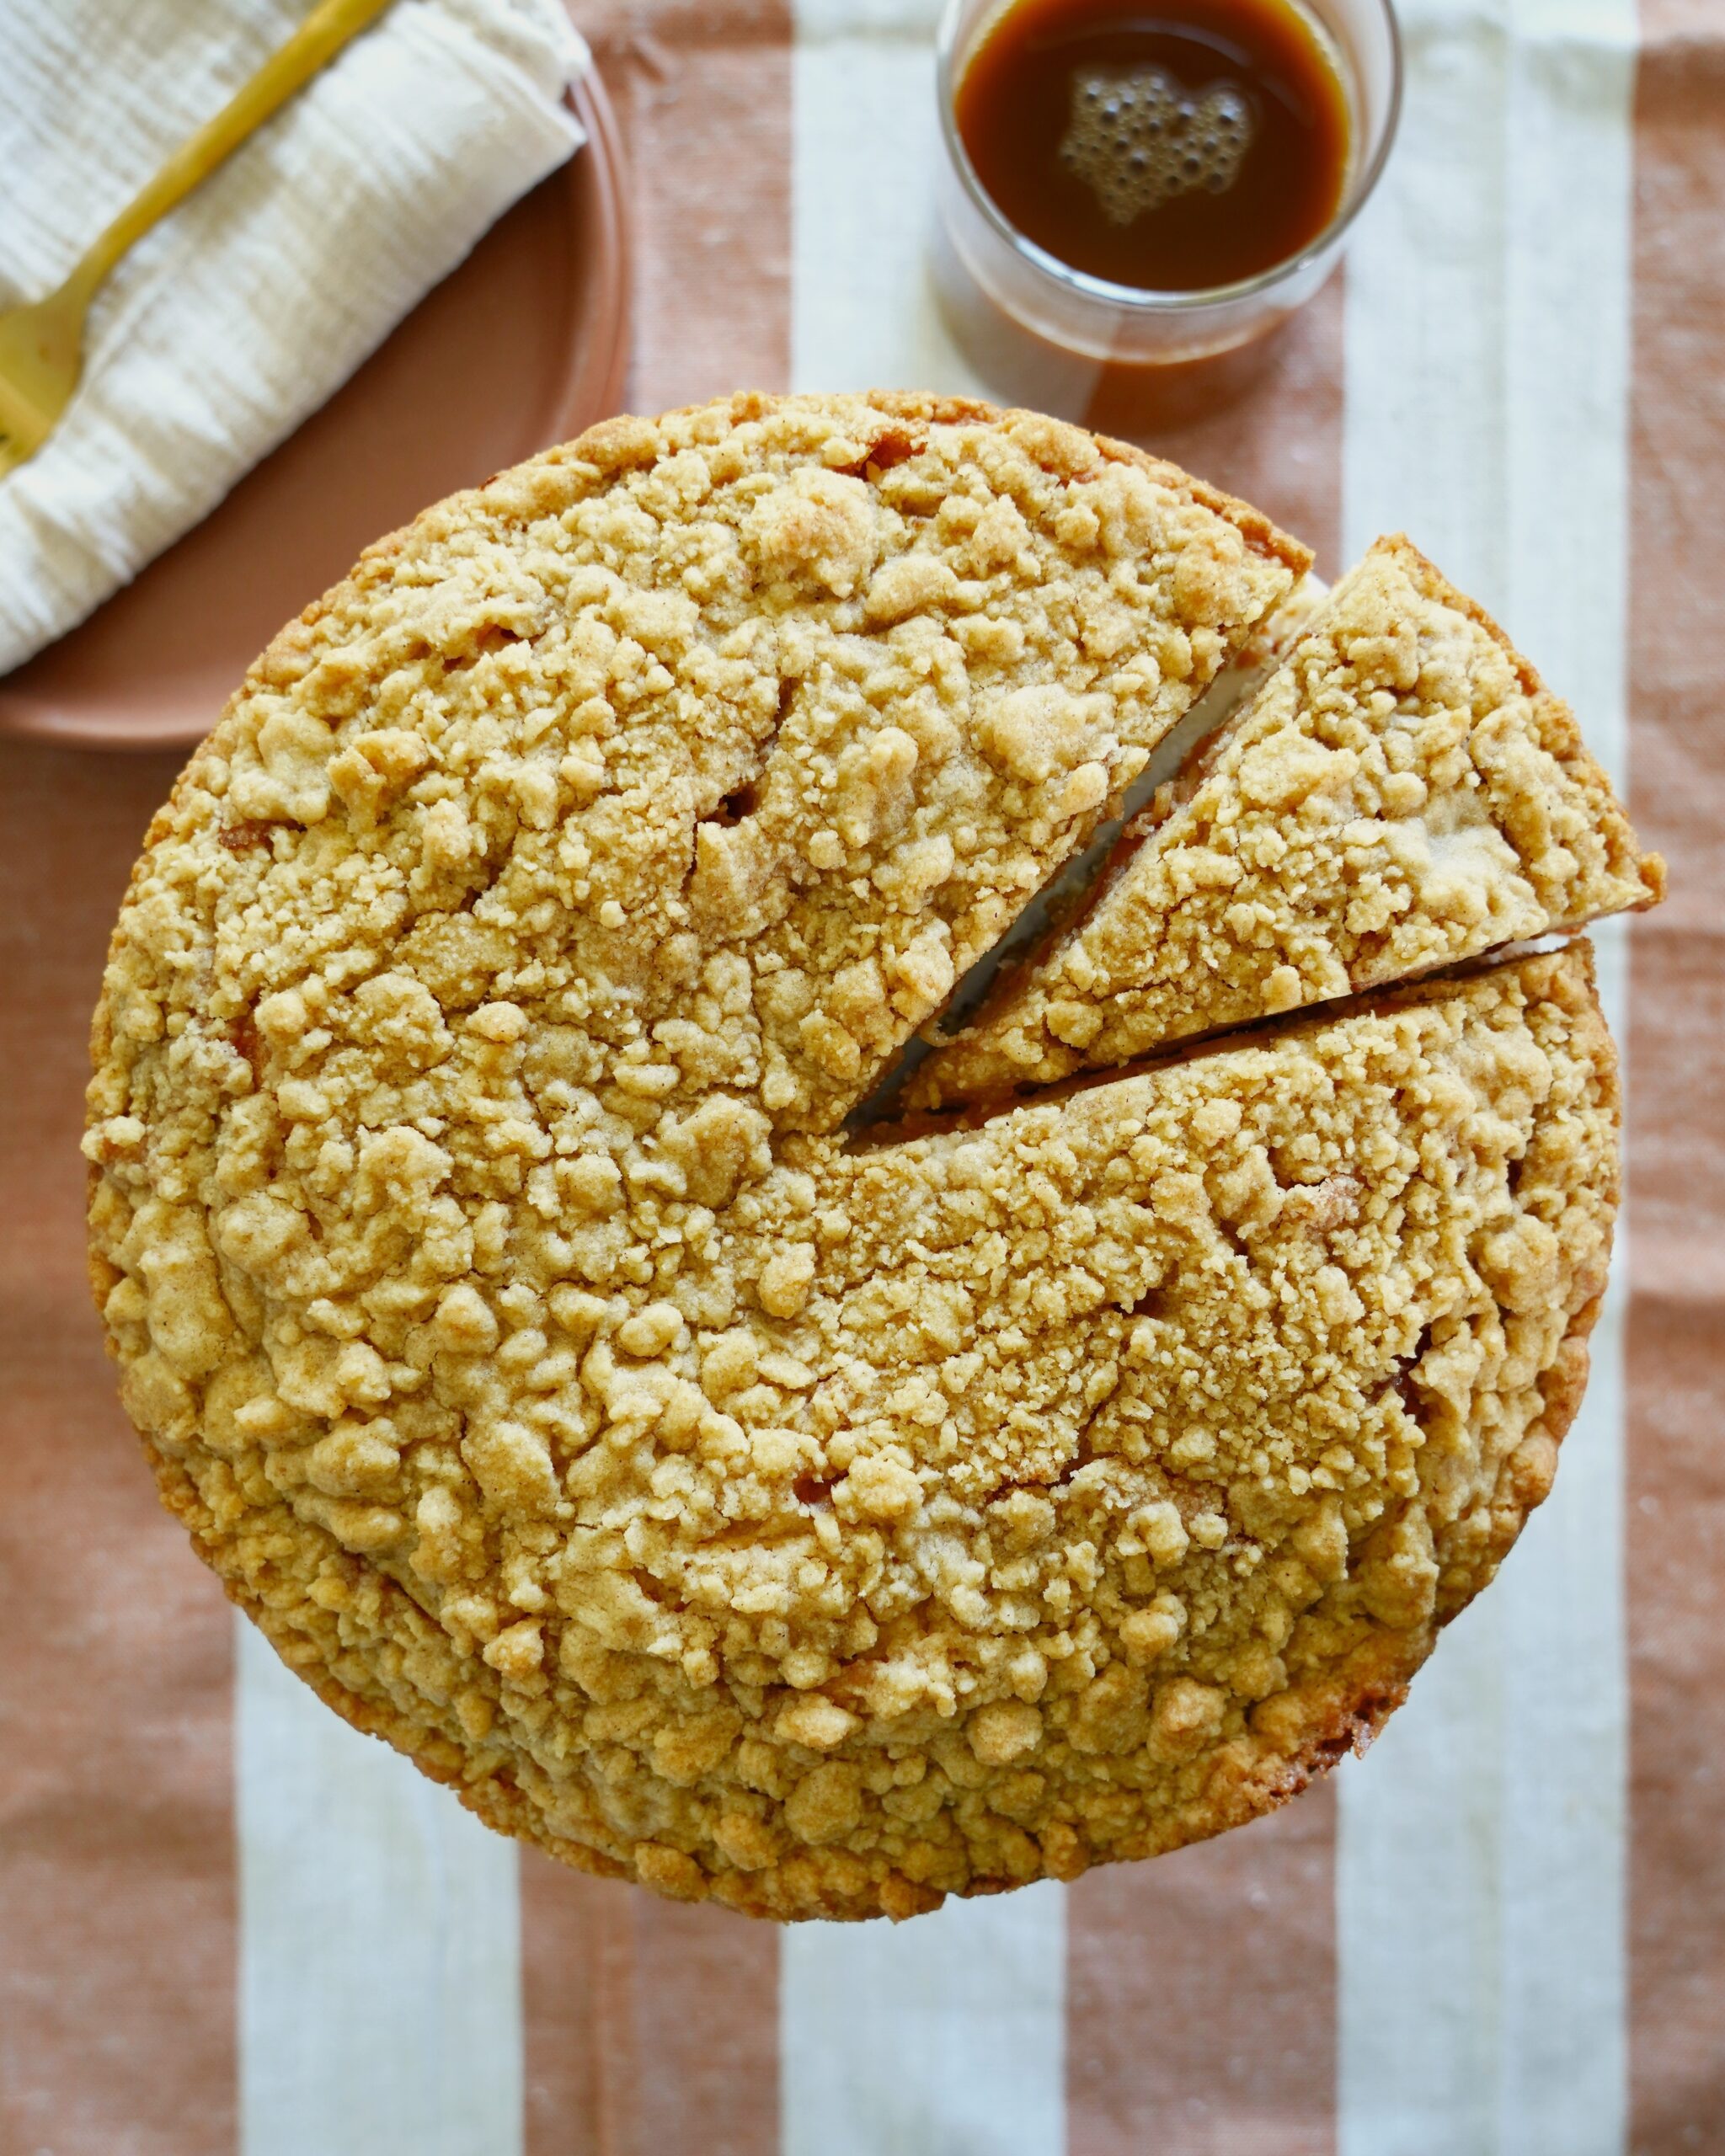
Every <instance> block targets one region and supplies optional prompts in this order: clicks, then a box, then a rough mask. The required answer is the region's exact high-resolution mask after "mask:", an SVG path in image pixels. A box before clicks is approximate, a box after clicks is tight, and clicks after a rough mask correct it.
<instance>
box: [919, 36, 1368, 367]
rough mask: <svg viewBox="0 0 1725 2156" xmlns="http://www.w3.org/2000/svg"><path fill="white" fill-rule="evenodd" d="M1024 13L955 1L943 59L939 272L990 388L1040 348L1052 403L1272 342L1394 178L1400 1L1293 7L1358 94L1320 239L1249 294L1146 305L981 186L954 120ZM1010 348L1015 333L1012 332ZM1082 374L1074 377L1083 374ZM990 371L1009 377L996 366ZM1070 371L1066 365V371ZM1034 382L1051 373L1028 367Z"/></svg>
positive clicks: (952, 316)
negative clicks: (1390, 161) (957, 104)
mask: <svg viewBox="0 0 1725 2156" xmlns="http://www.w3.org/2000/svg"><path fill="white" fill-rule="evenodd" d="M1292 4H1294V5H1295V6H1296V7H1298V8H1300V12H1301V13H1304V14H1305V15H1306V17H1307V19H1309V20H1310V21H1311V23H1312V24H1314V25H1315V26H1316V29H1318V31H1319V33H1320V35H1322V39H1323V41H1324V42H1325V43H1326V44H1327V45H1328V47H1329V48H1330V51H1332V54H1333V56H1334V57H1335V59H1336V61H1337V64H1338V72H1340V75H1341V77H1342V83H1343V89H1344V90H1345V92H1346V93H1347V98H1348V116H1349V123H1350V124H1349V135H1350V140H1351V142H1352V152H1351V156H1350V160H1349V170H1348V179H1347V182H1346V184H1345V185H1344V187H1343V194H1342V200H1341V203H1340V205H1339V207H1338V210H1337V211H1336V214H1335V216H1334V217H1333V218H1332V220H1331V221H1330V222H1329V224H1328V225H1327V227H1325V229H1324V230H1323V231H1322V232H1320V233H1319V234H1318V236H1317V237H1316V239H1314V240H1312V241H1311V242H1310V243H1309V244H1308V245H1306V247H1304V248H1301V249H1300V252H1299V253H1297V254H1293V255H1290V257H1289V258H1288V259H1287V260H1286V261H1285V262H1279V263H1277V264H1275V265H1274V267H1273V268H1271V269H1268V270H1263V271H1262V272H1261V273H1260V274H1259V275H1258V276H1255V277H1248V278H1245V279H1243V280H1242V281H1241V282H1239V283H1238V284H1233V285H1221V286H1216V287H1215V288H1214V289H1213V290H1209V291H1179V292H1158V291H1140V290H1139V289H1138V288H1136V287H1135V286H1130V285H1115V284H1110V283H1109V282H1108V281H1107V280H1105V279H1103V278H1101V277H1093V276H1091V275H1087V273H1086V272H1085V271H1083V270H1074V269H1071V268H1070V267H1069V266H1068V265H1067V264H1065V263H1064V262H1062V261H1060V259H1058V258H1057V257H1056V256H1055V255H1052V254H1050V253H1049V252H1048V251H1047V249H1046V248H1042V247H1039V246H1038V245H1037V243H1035V241H1033V240H1031V239H1027V238H1026V237H1025V236H1024V234H1023V232H1019V231H1018V230H1017V227H1015V226H1013V225H1012V223H1010V222H1009V221H1008V220H1007V218H1006V217H1005V216H1003V215H1002V213H1001V211H1000V210H999V209H997V208H996V205H995V204H994V202H993V201H992V200H991V198H990V196H989V195H988V194H987V193H986V192H985V189H984V188H983V186H982V183H981V182H980V180H979V179H978V178H977V177H976V173H975V170H974V168H972V166H971V163H970V160H969V156H968V155H967V153H966V152H965V149H964V143H963V141H961V140H960V138H959V128H958V122H957V120H956V119H955V118H954V115H953V101H954V98H955V94H956V92H957V89H958V86H959V81H960V80H961V78H962V77H963V75H964V69H965V67H966V66H967V65H968V64H969V60H970V57H971V55H972V54H973V53H974V52H975V50H976V48H977V46H978V45H979V44H980V42H981V40H982V39H983V37H984V36H985V35H986V33H987V32H988V31H989V30H990V29H991V28H992V26H993V25H994V24H995V23H996V21H997V20H998V19H1000V17H1001V15H1002V14H1004V13H1006V12H1007V8H1009V7H1010V6H1011V5H1012V0H948V8H947V11H946V14H945V17H944V19H943V21H942V24H941V28H940V34H939V40H938V43H937V48H936V62H937V94H938V97H939V101H940V128H941V144H942V151H943V154H942V156H941V157H940V160H939V165H938V179H937V200H936V216H935V230H934V235H933V246H932V269H933V273H934V278H935V283H936V288H937V295H938V296H939V298H940V300H941V302H942V304H943V309H944V311H945V312H946V313H947V316H948V321H949V322H950V323H951V325H952V327H953V329H954V331H955V332H956V333H957V334H958V336H959V341H960V343H961V344H963V345H964V347H965V349H966V350H967V352H968V353H969V356H970V357H971V359H972V360H973V361H974V362H975V364H977V365H978V366H980V368H981V370H982V371H984V372H985V374H990V375H991V376H996V375H999V374H1000V373H1001V372H1002V371H1004V372H1006V373H1007V375H1008V376H1010V377H1011V379H1010V381H1009V382H1008V383H1007V387H1011V388H1012V389H1013V390H1014V392H1020V391H1022V390H1023V389H1024V388H1025V387H1027V386H1028V387H1031V388H1035V387H1037V386H1038V385H1037V383H1036V382H1034V380H1032V381H1030V382H1028V385H1027V381H1026V366H1027V357H1028V365H1029V372H1030V375H1031V376H1032V377H1034V376H1035V375H1036V374H1037V372H1038V371H1039V370H1038V367H1037V365H1036V362H1035V360H1034V358H1033V356H1028V354H1027V340H1028V348H1029V355H1033V353H1034V351H1035V350H1037V349H1038V348H1039V349H1040V350H1041V351H1042V353H1043V355H1044V365H1043V366H1042V368H1041V370H1040V371H1041V372H1042V374H1043V375H1044V376H1045V377H1046V380H1045V382H1044V384H1043V385H1042V387H1043V393H1044V398H1045V400H1046V401H1048V402H1050V403H1058V402H1060V401H1062V400H1061V398H1060V390H1061V388H1062V387H1063V386H1064V387H1065V389H1066V392H1067V394H1066V397H1065V400H1064V401H1066V402H1071V397H1072V394H1073V393H1074V392H1076V390H1077V389H1078V388H1080V387H1081V383H1082V381H1083V380H1084V379H1085V378H1093V377H1094V375H1095V373H1096V371H1097V363H1098V362H1100V363H1104V364H1109V365H1112V366H1125V367H1136V368H1150V367H1166V366H1173V365H1177V364H1178V363H1181V362H1188V361H1194V360H1210V359H1211V358H1213V357H1215V355H1218V354H1221V353H1226V352H1231V351H1233V350H1236V348H1237V347H1239V346H1241V345H1244V344H1248V343H1250V342H1251V341H1252V339H1256V338H1259V337H1262V336H1263V334H1265V333H1266V332H1267V331H1268V330H1271V329H1274V328H1275V327H1276V326H1277V325H1278V324H1279V323H1282V322H1284V321H1285V320H1286V319H1287V318H1288V317H1289V316H1290V315H1291V314H1292V313H1294V312H1295V311H1296V309H1298V308H1300V307H1304V306H1305V304H1306V302H1307V301H1308V300H1309V299H1311V297H1312V296H1313V294H1314V293H1315V292H1316V291H1317V290H1318V287H1319V286H1321V285H1322V283H1323V282H1324V280H1325V279H1326V278H1327V276H1328V275H1329V274H1330V272H1331V271H1332V270H1333V269H1334V268H1335V266H1336V264H1337V262H1338V259H1339V258H1340V256H1341V253H1342V248H1343V243H1344V242H1345V240H1346V238H1347V236H1348V228H1349V227H1350V226H1351V225H1352V224H1353V222H1354V218H1355V217H1356V216H1358V215H1359V211H1360V210H1361V209H1362V208H1363V207H1364V205H1365V202H1366V200H1367V199H1368V198H1369V196H1370V194H1371V191H1372V189H1373V188H1374V187H1375V185H1376V184H1377V179H1378V175H1379V174H1380V173H1381V172H1382V170H1383V168H1384V164H1385V161H1386V158H1387V157H1388V156H1389V153H1390V146H1391V142H1392V141H1393V140H1394V137H1395V133H1396V123H1397V118H1398V116H1399V114H1400V110H1401V103H1402V42H1401V38H1400V35H1399V34H1398V32H1397V25H1396V16H1395V11H1394V8H1392V6H1391V0H1292ZM1001 316H1004V317H1005V318H1006V323H1007V325H1009V326H1010V328H1016V329H1017V331H1019V332H1021V333H1023V334H1022V335H1021V336H1020V337H1019V338H1018V339H1016V340H1014V341H1015V344H1016V350H1013V351H1012V353H1011V354H1010V355H1008V354H1007V351H1006V350H1003V349H1002V348H1001V346H1000V345H999V343H998V339H999V333H1000V330H1001V326H1002V325H1001V322H1000V319H999V318H1000V317H1001ZM1010 328H1009V335H1010ZM1073 360H1076V361H1078V362H1081V363H1083V364H1081V366H1079V368H1078V369H1077V371H1076V373H1075V371H1074V370H1073V368H1072V367H1071V364H1070V362H1071V361H1073ZM991 361H993V362H996V364H991ZM1063 361H1064V362H1066V364H1063Z"/></svg>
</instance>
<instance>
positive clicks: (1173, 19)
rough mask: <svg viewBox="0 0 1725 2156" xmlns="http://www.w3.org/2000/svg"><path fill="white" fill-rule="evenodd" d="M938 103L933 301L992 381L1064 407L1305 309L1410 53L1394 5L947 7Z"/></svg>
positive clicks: (1362, 1)
mask: <svg viewBox="0 0 1725 2156" xmlns="http://www.w3.org/2000/svg"><path fill="white" fill-rule="evenodd" d="M937 79H938V87H939V99H940V121H941V132H942V141H943V152H944V154H943V157H942V159H941V162H940V168H939V196H938V201H937V218H936V232H935V238H934V249H933V267H934V273H935V276H936V280H937V287H938V291H939V296H940V298H941V300H942V302H943V307H944V308H945V311H946V312H947V314H948V319H949V321H950V322H951V323H952V324H953V328H954V329H955V330H956V332H957V333H958V334H959V339H960V341H961V343H962V344H964V346H965V348H966V350H968V351H969V354H970V355H971V357H972V358H973V360H975V362H976V363H977V364H978V365H979V366H980V368H981V370H982V371H983V372H984V373H985V375H988V376H991V379H992V378H998V377H999V376H1001V375H1002V374H1003V373H1004V374H1005V375H1006V376H1007V377H1008V378H1009V379H1008V382H1007V386H1008V387H1012V389H1013V390H1014V392H1023V391H1025V390H1027V389H1028V390H1029V391H1032V392H1034V391H1036V390H1037V389H1040V390H1041V392H1042V393H1043V395H1044V398H1045V399H1046V400H1047V401H1049V402H1050V403H1060V402H1063V401H1064V402H1069V401H1071V394H1070V390H1069V394H1068V395H1067V396H1066V397H1065V398H1062V397H1061V395H1060V391H1061V387H1062V383H1063V380H1065V378H1067V377H1071V382H1072V384H1076V383H1077V382H1078V381H1079V378H1080V377H1081V376H1085V375H1093V374H1094V372H1095V371H1096V366H1097V363H1098V362H1101V363H1107V364H1111V365H1112V366H1124V367H1128V368H1151V367H1167V366H1172V365H1175V364H1178V363H1181V362H1190V361H1201V360H1210V359H1211V358H1213V357H1214V356H1215V355H1219V354H1223V353H1227V352H1231V351H1232V350H1235V349H1236V347H1238V346H1242V345H1244V344H1247V343H1249V342H1251V341H1252V339H1256V338H1258V337H1261V336H1262V335H1263V334H1264V333H1265V332H1266V331H1267V330H1269V329H1272V328H1274V327H1275V326H1276V325H1277V324H1278V323H1280V322H1282V321H1284V320H1285V319H1286V318H1287V317H1288V316H1289V315H1290V314H1292V313H1293V312H1295V309H1296V308H1298V307H1302V306H1304V305H1305V303H1306V301H1308V300H1309V299H1310V298H1311V296H1312V295H1313V294H1314V293H1315V292H1316V291H1317V290H1318V288H1319V286H1321V285H1322V283H1323V281H1324V280H1325V279H1326V278H1327V276H1328V275H1329V274H1330V272H1331V270H1332V269H1333V268H1334V267H1335V265H1336V263H1337V261H1338V259H1339V257H1340V254H1341V251H1342V247H1343V242H1344V240H1345V239H1346V237H1347V234H1348V227H1350V226H1351V225H1352V223H1353V221H1354V218H1355V216H1358V214H1359V211H1360V209H1361V207H1362V206H1363V205H1364V204H1365V201H1366V200H1367V198H1368V197H1369V196H1370V194H1371V191H1372V189H1373V187H1374V186H1375V184H1376V181H1377V179H1378V175H1379V174H1380V173H1381V171H1382V170H1383V168H1384V163H1385V161H1386V158H1387V157H1388V155H1389V152H1390V147H1391V141H1392V140H1393V138H1394V136H1395V131H1396V122H1397V115H1398V113H1399V109H1400V104H1401V93H1402V53H1401V41H1400V39H1399V36H1398V35H1397V26H1396V19H1395V13H1394V10H1393V8H1392V7H1391V0H950V4H949V5H948V9H947V13H946V17H945V19H944V21H943V24H942V26H941V32H940V39H939V45H938V50H937ZM1002 317H1003V318H1005V320H1004V323H1003V322H1002V320H1001V318H1002ZM1003 331H1004V333H1005V337H1004V340H1003V337H1002V333H1003ZM1014 333H1016V335H1015V334H1014ZM1008 345H1011V346H1012V347H1014V349H1013V350H1012V352H1011V354H1010V363H1007V362H1008V353H1007V346H1008ZM1039 353H1040V354H1041V355H1042V361H1043V364H1042V366H1041V373H1042V376H1043V377H1044V379H1043V380H1041V381H1040V382H1039V381H1038V380H1037V379H1036V377H1037V375H1038V360H1037V356H1036V355H1038V354H1039ZM1074 361H1077V362H1080V363H1081V365H1080V366H1079V368H1078V370H1077V372H1076V374H1075V373H1074V370H1073V367H1072V364H1071V363H1072V362H1074ZM1027 364H1028V375H1027Z"/></svg>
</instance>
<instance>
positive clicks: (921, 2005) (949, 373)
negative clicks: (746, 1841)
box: [779, 0, 1065, 2156]
mask: <svg viewBox="0 0 1725 2156" xmlns="http://www.w3.org/2000/svg"><path fill="white" fill-rule="evenodd" d="M937 13H938V8H937V4H934V0H928V4H921V0H897V4H895V3H894V0H884V4H883V0H876V3H875V4H873V5H872V6H871V5H869V4H868V0H800V4H799V6H798V24H797V28H798V45H797V53H796V67H795V74H794V77H793V80H794V84H795V102H794V152H793V156H794V165H793V171H794V189H793V262H794V264H795V270H794V283H793V306H792V336H791V350H792V374H793V387H796V388H798V389H860V388H868V387H879V388H895V387H896V388H919V389H933V390H940V391H944V392H948V393H950V394H964V393H969V392H975V390H976V389H977V388H978V387H979V385H978V384H977V382H975V379H974V377H973V376H972V375H971V373H970V371H969V369H968V368H967V367H966V366H965V365H964V361H963V360H961V359H960V358H959V355H958V354H957V353H956V352H955V351H954V350H953V347H952V344H951V343H950V342H949V340H948V338H947V336H946V334H945V332H944V330H943V327H942V325H941V323H940V321H939V318H938V316H937V313H936V312H935V310H934V307H933V305H932V299H931V296H930V294H929V291H928V286H927V279H926V275H925V272H924V267H923V259H922V244H923V236H924V229H925V224H924V221H925V219H926V217H927V212H928V205H929V202H930V200H931V198H932V182H931V173H932V159H933V157H934V154H935V142H936V136H935V126H934V93H933V60H932V41H933V31H934V24H935V20H936V17H937ZM779 1997H780V2009H779V2022H780V2034H779V2049H780V2066H779V2081H780V2091H781V2105H782V2114H781V2115H782V2122H783V2123H782V2144H783V2148H784V2151H785V2156H882V2152H884V2151H886V2150H891V2151H892V2152H893V2156H1060V2151H1061V2150H1062V2148H1064V2146H1065V1890H1064V1889H1063V1888H1061V1887H1058V1886H1055V1885H1051V1884H1050V1885H1045V1886H1041V1887H1030V1888H1027V1889H1025V1890H1023V1892H1018V1893H1015V1894H1009V1895H1007V1896H1004V1897H1001V1898H998V1899H991V1900H987V1901H982V1902H975V1903H948V1904H947V1906H946V1907H945V1908H943V1909H941V1910H940V1911H939V1912H938V1913H937V1914H936V1915H934V1916H931V1917H919V1918H918V1919H916V1922H915V1923H914V1924H907V1925H905V1926H903V1927H900V1928H898V1929H889V1927H887V1926H886V1925H884V1924H867V1925H845V1924H798V1925H794V1926H792V1927H790V1928H789V1929H787V1931H786V1933H785V1935H784V1940H783V1945H782V1951H781V1961H780V1972H779Z"/></svg>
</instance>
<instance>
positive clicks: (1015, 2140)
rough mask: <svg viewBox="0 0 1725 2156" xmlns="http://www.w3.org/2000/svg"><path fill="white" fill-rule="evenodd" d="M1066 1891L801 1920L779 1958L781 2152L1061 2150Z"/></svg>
mask: <svg viewBox="0 0 1725 2156" xmlns="http://www.w3.org/2000/svg"><path fill="white" fill-rule="evenodd" d="M1065 1971H1066V1912H1065V1889H1064V1888H1063V1887H1059V1886H1056V1885H1055V1884H1054V1883H1053V1882H1052V1881H1044V1883H1043V1884H1042V1885H1040V1886H1036V1887H1021V1888H1020V1889H1019V1890H1018V1891H1017V1892H1016V1893H1012V1894H1007V1895H1001V1896H998V1897H991V1898H989V1899H986V1900H983V1901H976V1902H948V1903H947V1904H946V1906H945V1907H944V1908H942V1909H939V1910H937V1912H936V1913H935V1914H934V1915H933V1916H928V1917H918V1918H917V1919H916V1921H915V1922H914V1923H911V1924H902V1925H888V1924H798V1925H795V1926H793V1928H791V1929H788V1931H787V1932H786V1934H785V1936H784V1944H783V1946H782V1950H781V1957H780V1961H779V2000H780V2004H779V2090H780V2100H779V2102H780V2111H779V2116H780V2120H781V2126H780V2135H781V2142H782V2148H783V2151H784V2156H1061V2152H1062V2151H1063V2150H1064V2148H1065V2018H1066V1984H1065Z"/></svg>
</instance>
